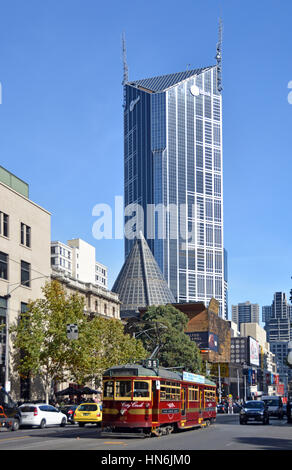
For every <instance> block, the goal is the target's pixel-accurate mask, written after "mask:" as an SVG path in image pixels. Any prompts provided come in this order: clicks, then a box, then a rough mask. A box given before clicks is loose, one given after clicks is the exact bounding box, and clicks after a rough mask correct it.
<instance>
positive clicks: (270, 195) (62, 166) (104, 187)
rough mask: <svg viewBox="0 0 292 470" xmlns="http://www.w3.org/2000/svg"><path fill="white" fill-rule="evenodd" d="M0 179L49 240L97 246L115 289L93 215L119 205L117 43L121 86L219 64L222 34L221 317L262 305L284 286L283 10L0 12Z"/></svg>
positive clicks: (17, 8)
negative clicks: (11, 181)
mask: <svg viewBox="0 0 292 470" xmlns="http://www.w3.org/2000/svg"><path fill="white" fill-rule="evenodd" d="M0 7H1V9H0V11H1V15H0V81H1V84H2V89H3V102H2V104H1V106H0V165H2V166H4V167H6V168H7V169H9V170H10V171H12V172H13V173H15V174H16V175H18V176H19V177H21V178H22V179H24V180H25V181H27V182H28V183H29V185H30V197H31V199H32V200H34V201H35V202H37V203H38V204H40V205H41V206H43V207H45V208H46V209H48V210H49V211H51V213H52V239H54V240H56V239H58V240H62V241H65V242H66V240H67V239H70V238H74V237H80V238H83V239H84V240H86V241H88V242H89V243H91V244H93V245H95V246H96V252H97V259H98V260H99V261H101V262H102V263H104V264H106V265H107V266H108V267H109V285H110V287H111V286H112V283H113V282H114V280H115V278H116V276H117V274H118V272H119V270H120V268H121V265H122V263H123V260H124V255H123V241H121V240H101V241H97V240H95V239H94V238H93V236H92V225H93V222H94V220H95V219H94V218H93V217H92V209H93V207H94V205H95V204H98V203H107V204H110V205H113V204H114V197H115V196H116V195H122V194H123V120H122V86H121V82H122V57H121V35H122V32H123V31H125V33H126V40H127V57H128V64H129V76H130V79H139V78H145V77H148V76H155V75H159V74H165V73H172V72H179V71H183V70H186V68H187V66H188V64H190V67H193V68H197V67H201V66H208V65H212V64H214V63H215V60H214V56H215V52H216V42H217V24H218V17H219V16H220V15H222V17H223V23H224V33H223V39H224V44H223V86H224V91H223V139H224V141H223V145H224V222H225V247H226V248H227V250H228V255H229V265H228V268H229V269H228V271H229V273H228V274H229V303H230V305H231V304H232V303H237V302H242V301H245V300H250V301H251V302H256V303H259V304H260V305H261V306H262V305H266V304H271V301H272V297H273V293H274V292H275V291H278V290H282V291H284V292H286V293H287V294H288V292H289V289H290V286H292V281H291V279H290V277H291V275H292V266H291V259H292V247H291V174H292V159H291V148H292V145H291V144H292V142H291V135H292V134H291V123H292V105H291V104H289V103H288V99H287V98H288V93H289V90H288V83H289V81H291V80H292V36H291V25H290V19H291V17H292V4H291V2H288V1H282V2H275V1H271V0H267V1H265V2H254V1H250V0H245V1H243V0H242V1H239V0H222V1H221V2H220V3H219V2H218V1H216V0H192V1H189V0H182V1H181V2H176V1H172V0H168V1H165V0H159V1H153V0H148V1H147V2H146V3H145V2H133V1H129V0H124V1H123V2H118V1H110V2H100V1H97V0H82V1H81V0H70V1H69V0H62V1H57V0H47V1H42V2H40V1H39V0H26V1H25V2H23V0H9V1H7V0H6V1H4V0H0Z"/></svg>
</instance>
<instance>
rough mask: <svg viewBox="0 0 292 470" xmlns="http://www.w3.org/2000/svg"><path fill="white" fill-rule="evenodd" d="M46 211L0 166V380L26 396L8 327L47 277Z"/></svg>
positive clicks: (38, 294)
mask: <svg viewBox="0 0 292 470" xmlns="http://www.w3.org/2000/svg"><path fill="white" fill-rule="evenodd" d="M50 239H51V215H50V213H49V212H48V211H47V210H45V209H43V208H42V207H40V206H39V205H37V204H36V203H34V202H33V201H31V200H30V199H29V186H28V184H27V183H25V182H24V181H22V180H20V179H19V178H17V177H16V176H15V175H13V174H12V173H10V172H9V171H7V170H5V169H4V168H2V167H0V324H5V325H6V328H3V329H0V383H2V384H4V383H5V386H6V388H7V389H8V390H10V389H11V390H12V391H13V395H15V396H22V397H23V398H25V397H26V396H27V393H28V390H27V388H28V387H29V386H30V385H29V383H28V381H26V380H25V379H20V377H19V376H18V375H17V374H15V373H14V372H13V365H12V353H13V348H12V342H11V338H10V337H9V335H8V334H7V329H8V328H9V326H11V325H12V324H13V323H15V322H16V321H17V318H18V317H19V315H20V314H21V313H23V312H25V311H26V308H27V304H28V302H29V301H30V300H35V299H37V298H40V297H42V287H43V286H44V284H45V283H46V281H49V280H50V273H51V268H50Z"/></svg>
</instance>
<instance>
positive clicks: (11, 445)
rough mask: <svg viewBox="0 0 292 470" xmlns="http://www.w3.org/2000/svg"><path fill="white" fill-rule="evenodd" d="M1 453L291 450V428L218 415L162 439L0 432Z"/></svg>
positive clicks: (86, 432) (89, 430) (64, 431)
mask: <svg viewBox="0 0 292 470" xmlns="http://www.w3.org/2000/svg"><path fill="white" fill-rule="evenodd" d="M2 450H10V451H14V450H74V451H79V450H80V451H81V450H93V451H117V450H118V451H122V452H123V451H132V450H134V451H148V450H153V451H157V450H169V451H173V450H176V451H179V450H182V451H183V450H224V451H228V450H242V451H243V450H289V451H291V450H292V425H291V424H287V422H286V420H285V419H283V420H282V421H279V420H277V419H270V425H268V426H263V425H262V424H260V423H250V424H247V425H240V424H239V417H238V415H230V416H229V415H218V416H217V421H216V423H214V424H213V425H211V426H210V427H208V428H202V429H195V430H193V431H183V432H180V433H176V434H171V435H169V436H163V437H160V438H147V439H133V438H122V437H121V438H110V437H109V438H105V437H101V436H100V430H99V428H97V427H96V426H93V425H87V426H85V427H84V428H79V427H78V426H77V425H67V426H66V427H65V428H60V427H52V428H46V429H37V428H34V429H31V428H29V429H20V430H19V431H17V432H9V431H6V430H1V431H0V452H1V451H2Z"/></svg>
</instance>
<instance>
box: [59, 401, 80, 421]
mask: <svg viewBox="0 0 292 470" xmlns="http://www.w3.org/2000/svg"><path fill="white" fill-rule="evenodd" d="M77 406H78V405H64V406H62V407H61V408H60V411H61V412H62V413H64V415H66V416H67V422H68V423H71V424H74V422H75V421H74V412H75V410H76V408H77Z"/></svg>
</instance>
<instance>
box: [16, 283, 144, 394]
mask: <svg viewBox="0 0 292 470" xmlns="http://www.w3.org/2000/svg"><path fill="white" fill-rule="evenodd" d="M68 324H76V325H77V326H78V333H79V335H78V339H77V340H70V339H68V338H67V325H68ZM10 332H11V333H12V341H13V344H14V350H15V355H14V362H15V365H16V368H17V370H18V372H19V373H20V374H22V375H27V374H29V375H30V377H38V378H39V379H40V380H41V381H42V384H43V387H44V391H45V395H46V399H48V395H49V392H50V388H51V384H52V381H55V382H56V381H57V382H68V381H75V382H77V383H78V384H85V383H86V382H87V381H95V382H96V381H97V380H98V379H99V377H100V375H101V374H102V372H103V371H104V370H105V369H106V368H108V367H111V366H112V365H116V364H121V363H125V362H128V361H129V360H134V359H137V360H139V359H142V358H145V354H146V352H145V350H144V348H143V346H142V343H141V342H140V341H138V340H135V339H134V338H131V337H130V335H127V334H125V333H124V327H123V325H122V323H121V322H120V321H119V320H117V319H108V318H102V317H93V318H91V317H89V316H88V315H87V314H85V312H84V300H83V297H82V296H81V295H79V294H71V295H66V293H65V290H64V288H63V287H62V285H61V284H60V283H59V282H57V281H52V282H49V283H47V284H46V285H45V286H44V288H43V298H41V299H37V300H35V301H33V302H31V303H30V304H28V309H27V312H26V313H24V314H22V315H21V317H20V318H19V319H18V321H17V323H16V324H14V325H13V326H12V327H11V329H10Z"/></svg>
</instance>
